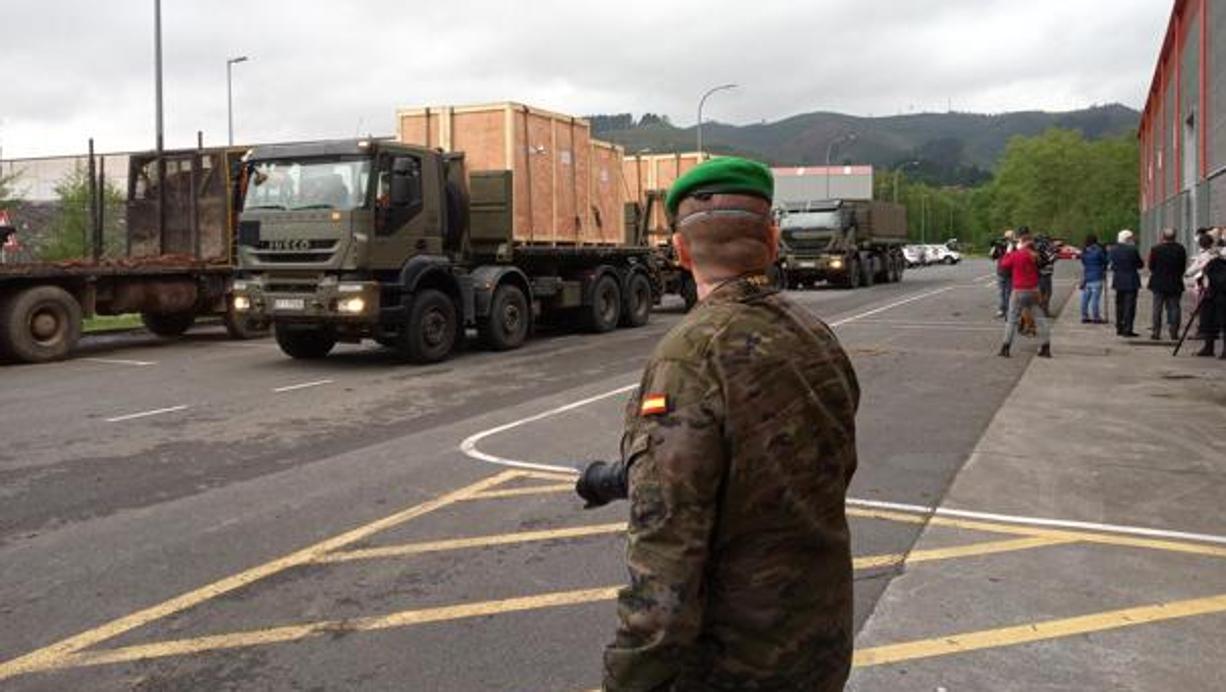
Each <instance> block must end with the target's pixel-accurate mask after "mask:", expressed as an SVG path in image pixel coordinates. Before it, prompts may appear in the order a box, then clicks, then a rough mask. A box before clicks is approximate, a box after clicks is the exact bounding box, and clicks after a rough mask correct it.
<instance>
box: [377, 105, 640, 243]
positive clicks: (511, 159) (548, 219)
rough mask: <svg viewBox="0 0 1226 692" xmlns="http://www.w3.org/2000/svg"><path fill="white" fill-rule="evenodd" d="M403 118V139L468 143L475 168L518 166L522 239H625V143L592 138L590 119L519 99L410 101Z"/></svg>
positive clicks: (462, 147) (517, 234) (518, 236)
mask: <svg viewBox="0 0 1226 692" xmlns="http://www.w3.org/2000/svg"><path fill="white" fill-rule="evenodd" d="M396 120H397V127H396V131H397V137H398V139H399V140H400V141H401V142H404V143H406V144H417V145H422V146H428V147H436V148H439V149H442V150H444V151H462V152H464V158H465V161H466V162H467V165H468V169H469V170H470V171H481V170H508V171H511V172H512V173H513V176H512V177H513V181H514V182H513V184H514V189H513V192H512V194H513V203H514V228H513V233H512V237H513V238H514V240H516V241H517V242H521V243H530V244H546V245H592V244H596V245H613V244H618V243H621V242H622V240H623V218H624V214H625V209H624V203H625V193H624V191H623V189H624V186H623V185H622V184H621V180H620V174H621V161H622V156H623V155H622V150H621V148H620V147H617V146H615V145H612V144H607V143H605V142H599V141H596V140H593V139H592V134H591V127H590V126H589V124H588V122H587V121H586V120H583V119H582V118H575V117H571V116H567V115H561V114H559V113H552V112H550V111H546V110H541V109H539V108H530V107H528V106H524V105H521V104H517V103H498V104H488V105H477V106H442V107H433V108H406V109H400V110H399V111H397V114H396Z"/></svg>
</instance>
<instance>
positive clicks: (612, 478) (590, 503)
mask: <svg viewBox="0 0 1226 692" xmlns="http://www.w3.org/2000/svg"><path fill="white" fill-rule="evenodd" d="M629 471H630V467H629V466H627V464H626V463H625V462H624V461H618V462H613V463H609V462H607V461H593V462H592V463H590V464H588V465H587V466H586V467H585V468H584V469H583V471H581V472H580V473H579V480H578V481H576V482H575V493H576V494H578V495H579V497H581V498H583V500H584V501H585V502H587V504H586V505H584V508H585V509H592V508H593V507H603V506H604V505H607V504H609V503H610V502H613V501H614V500H624V499H626V497H627V496H628V495H629V494H630V484H629Z"/></svg>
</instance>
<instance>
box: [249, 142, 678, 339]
mask: <svg viewBox="0 0 1226 692" xmlns="http://www.w3.org/2000/svg"><path fill="white" fill-rule="evenodd" d="M247 166H248V168H247V176H248V183H247V191H246V198H245V204H244V207H243V211H242V214H241V216H240V219H239V225H238V244H239V256H240V266H241V268H242V269H243V271H244V275H245V278H244V279H243V280H240V281H239V282H237V283H236V284H235V286H234V302H235V308H236V309H237V310H240V311H243V312H248V313H251V314H253V315H256V316H258V317H259V318H260V319H267V320H270V321H271V322H272V323H273V325H274V328H275V332H276V339H277V343H278V344H279V345H280V347H281V349H282V350H283V351H284V352H285V353H286V354H288V355H290V356H292V357H294V358H321V357H323V356H325V355H327V354H328V353H329V352H330V351H331V350H332V348H333V347H334V346H335V344H336V343H337V342H338V341H346V342H357V341H360V340H362V339H373V340H375V341H377V342H378V343H380V344H383V345H384V346H387V347H389V348H392V349H394V350H396V351H397V352H398V353H399V354H400V355H401V356H403V357H404V358H405V359H407V360H411V361H416V362H427V363H428V362H436V361H440V360H443V359H445V358H447V357H448V356H449V355H450V354H451V353H452V352H453V350H454V349H455V348H456V346H457V345H458V344H459V342H460V341H461V340H462V339H463V337H464V333H465V329H466V328H469V327H472V328H475V329H476V331H477V333H478V335H479V338H480V340H481V341H482V342H483V343H484V344H485V345H486V346H487V347H489V348H492V349H495V350H505V349H513V348H516V347H518V346H520V345H521V344H522V343H523V342H524V340H525V339H526V338H527V337H528V335H529V333H530V332H531V329H532V325H533V322H534V321H536V320H538V319H547V320H553V321H556V322H562V323H564V324H574V325H575V326H578V327H580V328H583V329H585V330H587V331H591V332H606V331H609V330H612V329H615V328H617V327H619V326H623V327H635V326H639V325H642V324H645V323H646V322H647V321H648V319H649V317H650V315H651V309H652V305H653V303H654V302H655V300H656V298H657V291H658V289H657V285H658V281H657V279H656V278H655V276H654V274H653V269H652V261H651V260H652V250H651V249H650V248H647V247H638V246H631V245H627V244H626V243H625V242H624V241H621V242H618V241H609V242H599V243H581V242H575V243H569V244H567V243H558V242H549V243H537V242H532V241H531V240H530V239H529V237H528V233H526V232H524V231H523V230H521V228H520V227H519V226H517V219H516V208H517V207H516V204H515V203H514V200H513V195H514V192H515V190H516V189H517V185H516V182H517V181H516V180H515V179H514V175H515V171H512V170H494V171H473V172H469V171H468V170H467V167H466V164H465V156H464V154H463V153H462V152H451V153H448V152H444V151H442V150H441V149H438V148H432V147H429V146H418V145H411V144H402V143H397V142H391V141H380V140H350V141H336V142H326V143H316V144H301V145H274V146H261V147H256V148H255V149H253V150H252V152H251V154H250V156H249V158H248V161H247ZM528 182H529V183H530V182H531V180H529V181H528ZM518 189H525V188H522V187H520V188H518ZM526 189H528V190H529V191H530V190H531V187H528V188H526ZM529 194H531V192H529ZM538 194H539V193H538ZM528 201H530V199H529V200H528ZM580 221H581V219H580ZM578 222H579V221H576V223H578ZM617 232H618V233H619V234H620V233H621V230H620V229H618V231H617ZM605 236H606V237H608V234H605ZM579 237H585V236H579Z"/></svg>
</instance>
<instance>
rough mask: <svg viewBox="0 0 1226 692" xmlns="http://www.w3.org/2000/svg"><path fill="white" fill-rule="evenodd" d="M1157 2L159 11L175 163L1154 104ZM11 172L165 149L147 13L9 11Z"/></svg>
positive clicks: (459, 3)
mask: <svg viewBox="0 0 1226 692" xmlns="http://www.w3.org/2000/svg"><path fill="white" fill-rule="evenodd" d="M1167 4H1168V3H1157V2H1154V1H1153V0H1077V1H1076V2H1069V1H1068V0H1030V1H1029V2H1024V3H1020V2H1013V1H1011V0H907V1H906V2H893V3H888V4H887V3H865V2H861V1H859V0H824V1H820V2H819V1H816V0H796V1H790V0H769V1H764V2H758V3H752V4H746V3H739V2H738V3H734V2H729V1H726V0H706V1H704V2H699V1H698V0H670V2H666V3H662V2H658V1H654V0H653V1H647V0H620V1H619V2H617V3H609V2H599V3H597V2H588V1H586V0H571V1H570V2H564V1H561V0H531V1H530V2H525V1H522V0H520V1H514V0H501V1H493V0H455V1H454V2H451V3H427V2H420V1H417V2H413V1H410V0H367V1H364V2H346V3H339V2H321V1H310V0H297V1H293V0H265V1H264V2H259V3H251V2H239V1H238V0H212V1H210V2H208V3H203V2H193V3H187V2H166V3H164V4H163V42H164V59H165V65H164V84H165V121H166V135H167V144H168V146H190V145H191V144H193V143H194V142H195V137H196V132H197V130H202V131H203V132H204V136H205V141H206V142H210V143H218V142H221V141H224V139H225V137H226V91H225V89H226V84H225V61H226V59H227V58H228V57H233V56H237V55H248V56H250V57H251V60H250V61H249V62H246V63H243V64H240V65H236V66H235V68H234V78H235V81H234V103H235V107H234V110H235V126H236V135H237V138H238V139H239V140H241V141H275V140H284V139H306V138H316V137H347V136H353V135H354V134H356V133H363V134H364V133H367V132H372V133H376V134H379V133H390V132H391V131H392V129H393V126H394V123H393V120H394V113H395V109H396V107H398V106H407V105H425V104H449V103H471V102H486V101H502V100H515V101H522V102H527V103H531V104H534V105H540V106H542V107H546V108H552V109H555V110H559V111H563V112H569V113H576V114H586V113H597V112H621V111H631V112H636V113H642V112H646V111H651V112H656V113H667V114H668V115H669V116H671V117H672V118H673V120H674V121H675V122H678V123H682V124H685V123H690V122H693V120H694V117H695V116H694V110H695V106H696V102H697V99H698V96H699V95H700V94H701V93H702V92H703V91H704V90H705V89H706V88H707V87H709V86H711V85H714V84H719V83H724V82H736V83H738V84H740V85H742V88H741V89H738V90H737V91H735V92H732V93H728V94H720V95H719V96H718V97H714V98H712V99H711V101H710V102H709V104H708V108H707V111H706V112H707V114H708V116H709V117H712V118H715V119H718V120H721V121H724V122H732V123H745V122H757V121H760V120H778V119H782V118H786V117H788V116H790V115H794V114H796V113H800V112H806V111H812V110H836V111H843V112H848V113H854V114H860V115H892V114H897V113H900V112H909V111H912V110H944V109H945V108H946V105H947V104H952V105H953V107H954V108H956V109H958V110H964V111H985V112H1001V111H1007V110H1023V109H1026V110H1028V109H1053V110H1054V109H1070V108H1079V107H1083V106H1087V105H1090V104H1093V103H1105V102H1112V101H1119V102H1123V103H1126V104H1128V105H1131V106H1134V107H1139V106H1140V105H1141V104H1142V102H1143V99H1144V94H1145V92H1146V90H1147V88H1148V86H1149V78H1150V76H1151V75H1152V72H1153V62H1154V60H1155V59H1156V56H1157V52H1158V48H1159V45H1160V42H1161V39H1162V34H1163V31H1164V29H1165V23H1166V20H1167V14H1168V10H1169V8H1167V7H1165V5H1167ZM5 5H6V7H5V12H4V14H5V23H6V25H7V26H9V27H21V29H20V30H11V29H10V30H9V31H7V32H6V36H5V49H4V51H3V52H2V53H0V75H3V77H4V79H3V84H4V92H3V95H0V143H2V144H3V146H4V155H5V156H6V157H12V156H31V155H42V154H51V153H65V152H77V151H81V150H82V149H84V145H85V140H86V138H88V137H90V136H94V137H95V138H97V140H98V143H99V147H100V148H103V149H107V150H119V149H143V148H149V147H151V146H152V144H153V141H154V136H153V130H154V128H153V124H154V106H153V84H154V81H153V38H152V33H153V17H152V4H151V3H148V2H107V3H100V2H90V1H88V0H59V1H57V2H54V3H49V2H43V1H39V0H6V2H5Z"/></svg>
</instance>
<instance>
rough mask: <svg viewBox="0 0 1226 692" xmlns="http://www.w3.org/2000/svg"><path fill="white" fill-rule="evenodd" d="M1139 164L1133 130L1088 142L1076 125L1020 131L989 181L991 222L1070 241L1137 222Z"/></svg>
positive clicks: (998, 226) (988, 211)
mask: <svg viewBox="0 0 1226 692" xmlns="http://www.w3.org/2000/svg"><path fill="white" fill-rule="evenodd" d="M1138 165H1139V163H1138V152H1137V142H1136V137H1135V135H1131V134H1129V135H1125V136H1123V137H1117V138H1110V139H1102V140H1097V141H1086V140H1085V138H1083V137H1082V135H1081V133H1079V132H1076V131H1073V130H1048V131H1047V132H1045V133H1043V134H1042V135H1039V136H1038V137H1015V138H1014V139H1013V140H1011V141H1010V142H1009V146H1008V147H1007V148H1006V149H1005V153H1004V156H1003V157H1002V159H1001V163H1000V166H999V168H998V170H997V175H996V179H995V180H994V181H993V183H992V185H991V189H990V193H989V198H990V203H989V204H988V206H987V214H986V221H987V223H989V224H990V225H992V226H994V227H995V228H997V229H1001V228H1006V227H1016V226H1020V225H1026V226H1030V227H1031V228H1032V229H1033V230H1035V231H1036V232H1042V233H1048V234H1051V235H1056V236H1059V237H1062V238H1065V239H1067V240H1070V241H1079V240H1081V239H1082V238H1083V237H1084V236H1085V235H1086V234H1087V233H1091V232H1092V233H1096V234H1098V235H1100V236H1102V235H1107V234H1110V233H1113V232H1114V231H1118V230H1120V229H1121V228H1135V227H1136V225H1137V223H1138V221H1139V219H1140V214H1139V211H1138V208H1137V194H1138V190H1137V185H1138V183H1137V176H1138Z"/></svg>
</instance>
